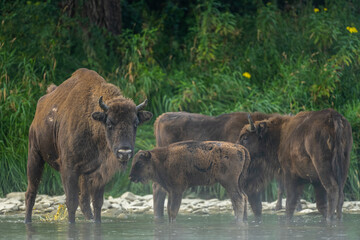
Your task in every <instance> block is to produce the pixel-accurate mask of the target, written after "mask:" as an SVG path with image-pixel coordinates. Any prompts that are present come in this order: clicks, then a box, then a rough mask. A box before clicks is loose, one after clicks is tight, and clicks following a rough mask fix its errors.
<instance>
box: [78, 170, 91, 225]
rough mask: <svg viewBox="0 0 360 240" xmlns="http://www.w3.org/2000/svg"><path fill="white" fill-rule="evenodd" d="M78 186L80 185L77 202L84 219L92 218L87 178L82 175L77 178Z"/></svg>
mask: <svg viewBox="0 0 360 240" xmlns="http://www.w3.org/2000/svg"><path fill="white" fill-rule="evenodd" d="M79 186H80V195H79V203H80V209H81V211H82V213H83V214H84V217H85V219H87V220H90V219H93V218H94V216H93V214H92V211H91V207H90V189H89V186H88V179H87V178H86V177H85V176H84V175H82V176H80V178H79Z"/></svg>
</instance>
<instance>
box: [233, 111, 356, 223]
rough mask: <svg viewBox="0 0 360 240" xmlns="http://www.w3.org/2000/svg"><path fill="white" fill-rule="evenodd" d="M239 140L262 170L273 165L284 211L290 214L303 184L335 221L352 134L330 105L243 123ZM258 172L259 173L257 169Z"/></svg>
mask: <svg viewBox="0 0 360 240" xmlns="http://www.w3.org/2000/svg"><path fill="white" fill-rule="evenodd" d="M239 142H240V144H243V145H244V146H245V147H246V148H247V149H248V150H249V152H250V155H251V159H252V161H258V159H261V161H263V162H265V164H266V165H267V168H268V169H269V170H268V171H271V169H272V170H273V171H276V170H277V169H278V168H279V166H280V167H281V169H282V171H283V173H284V183H285V189H286V193H287V200H286V214H287V217H288V218H291V217H292V216H293V214H294V209H295V205H296V202H297V199H298V198H299V196H300V194H301V193H302V192H303V188H304V184H305V183H311V184H312V185H313V186H314V189H315V198H316V205H317V208H318V210H319V212H320V213H321V214H322V215H323V216H324V217H325V218H326V219H327V220H331V219H333V217H334V213H335V209H336V213H337V218H338V219H341V213H342V205H343V202H344V194H343V188H344V184H345V181H346V177H347V173H348V169H349V162H350V160H349V159H350V151H351V147H352V133H351V126H350V124H349V122H348V121H347V120H346V119H345V118H344V117H343V116H342V115H340V114H339V113H338V112H336V111H334V110H332V109H326V110H322V111H314V112H301V113H299V114H297V115H295V116H277V117H273V118H271V119H268V120H264V121H257V122H255V123H253V122H252V121H251V118H250V124H249V125H246V126H245V127H244V128H243V129H242V131H241V134H240V138H239ZM259 175H263V173H262V172H261V171H260V170H259Z"/></svg>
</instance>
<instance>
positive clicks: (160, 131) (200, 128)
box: [153, 112, 279, 218]
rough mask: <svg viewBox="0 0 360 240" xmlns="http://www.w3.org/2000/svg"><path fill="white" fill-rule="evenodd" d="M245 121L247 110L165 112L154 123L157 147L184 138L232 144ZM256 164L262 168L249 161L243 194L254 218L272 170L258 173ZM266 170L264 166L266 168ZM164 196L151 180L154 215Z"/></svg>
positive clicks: (258, 213) (261, 116)
mask: <svg viewBox="0 0 360 240" xmlns="http://www.w3.org/2000/svg"><path fill="white" fill-rule="evenodd" d="M251 116H252V118H253V119H254V120H255V121H256V120H264V119H268V118H270V117H273V116H278V114H264V113H259V112H256V113H251ZM246 124H248V113H245V112H236V113H229V114H222V115H219V116H216V117H212V116H207V115H202V114H195V113H187V112H168V113H164V114H162V115H160V116H159V117H158V118H157V119H156V121H155V123H154V134H155V137H156V146H157V147H165V146H168V145H169V144H172V143H175V142H180V141H185V140H197V141H226V142H233V143H235V142H236V141H237V140H238V138H239V134H240V131H241V129H242V128H243V126H244V125H246ZM258 167H263V166H262V163H261V162H259V163H251V166H250V168H249V169H250V175H249V176H250V178H249V179H248V180H247V182H249V183H248V184H247V188H246V193H247V194H248V197H249V203H250V205H251V207H252V210H253V212H254V214H255V215H256V217H257V218H260V216H261V209H262V206H261V194H262V191H263V190H264V188H265V187H266V184H267V183H268V182H269V179H270V178H271V179H272V178H273V176H274V172H273V171H271V172H269V173H267V172H266V173H265V174H267V175H266V176H259V175H258V172H259V170H258ZM267 170H268V169H265V171H267ZM278 173H279V171H277V172H276V174H278ZM259 178H260V179H259ZM262 178H266V179H262ZM165 197H166V191H164V190H163V189H162V188H161V187H160V186H159V185H157V184H156V183H154V184H153V201H154V214H155V217H162V216H163V215H164V202H165Z"/></svg>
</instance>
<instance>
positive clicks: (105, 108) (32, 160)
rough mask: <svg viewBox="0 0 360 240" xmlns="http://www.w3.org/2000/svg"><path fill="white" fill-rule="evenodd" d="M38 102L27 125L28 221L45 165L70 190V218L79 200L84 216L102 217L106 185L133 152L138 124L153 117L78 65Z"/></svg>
mask: <svg viewBox="0 0 360 240" xmlns="http://www.w3.org/2000/svg"><path fill="white" fill-rule="evenodd" d="M48 92H49V93H48V94H46V95H45V96H43V97H41V98H40V100H39V101H38V104H37V108H36V113H35V117H34V120H33V122H32V124H31V126H30V130H29V150H28V163H27V176H28V188H27V192H26V216H25V222H26V223H28V222H31V215H32V209H33V206H34V202H35V197H36V193H37V189H38V186H39V182H40V179H41V175H42V171H43V169H44V164H45V162H47V163H48V164H49V165H50V166H51V167H53V168H54V169H56V170H58V171H59V172H60V174H61V180H62V183H63V186H64V191H65V195H66V206H67V209H68V214H69V216H68V217H69V222H71V223H72V222H74V221H75V211H76V209H77V207H78V204H79V192H80V205H81V208H82V210H83V212H84V214H85V217H86V218H92V217H93V216H92V212H91V208H90V198H92V203H93V208H94V220H95V221H96V222H100V221H101V207H102V204H103V193H104V185H105V184H106V183H107V182H108V181H109V180H110V179H111V177H112V176H113V175H114V174H115V173H116V172H117V171H119V170H122V169H125V168H126V165H127V162H128V160H129V158H131V156H132V154H133V151H134V143H135V136H136V129H137V126H138V125H139V124H142V123H143V122H145V121H147V120H150V119H151V117H152V113H150V112H147V111H142V109H143V108H144V107H145V106H146V101H145V102H143V103H141V104H140V105H138V106H136V105H135V104H134V102H133V101H132V100H131V99H127V98H125V97H123V96H122V94H121V92H120V89H119V88H118V87H116V86H114V85H112V84H109V83H107V82H106V81H105V80H104V79H103V78H102V77H101V76H100V75H99V74H97V73H96V72H94V71H90V70H87V69H79V70H77V71H76V72H75V73H73V75H72V76H71V77H70V78H69V79H67V80H66V81H65V82H63V83H62V84H61V85H59V86H58V87H54V86H52V87H50V88H49V89H48Z"/></svg>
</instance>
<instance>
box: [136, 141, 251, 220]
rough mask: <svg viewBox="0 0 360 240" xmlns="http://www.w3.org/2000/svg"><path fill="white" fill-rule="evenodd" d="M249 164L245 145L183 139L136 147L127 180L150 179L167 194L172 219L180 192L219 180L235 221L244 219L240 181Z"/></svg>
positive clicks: (242, 192) (245, 197)
mask: <svg viewBox="0 0 360 240" xmlns="http://www.w3.org/2000/svg"><path fill="white" fill-rule="evenodd" d="M249 164H250V155H249V152H248V151H247V149H246V148H244V147H243V146H241V145H238V144H233V143H229V142H213V141H206V142H200V141H184V142H179V143H174V144H171V145H169V146H168V147H157V148H155V149H153V150H151V151H139V152H138V153H137V154H136V155H135V156H134V159H133V162H132V168H131V172H130V180H131V181H133V182H142V183H144V182H146V181H148V180H152V181H154V182H156V183H158V184H160V185H161V187H163V188H164V189H165V190H166V191H167V192H168V194H169V198H168V216H169V221H170V222H173V221H174V220H175V218H176V215H177V213H178V211H179V208H180V204H181V199H182V194H183V192H184V191H185V190H186V189H187V188H189V187H193V186H199V185H212V184H214V183H216V182H219V183H220V184H221V185H222V186H223V187H224V188H225V189H226V191H227V193H228V195H229V197H230V198H231V202H232V205H233V208H234V213H235V218H236V220H237V221H242V220H245V219H246V215H247V214H246V199H247V196H246V195H245V193H244V191H243V189H242V185H243V182H244V179H245V178H246V174H247V168H248V166H249Z"/></svg>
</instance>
